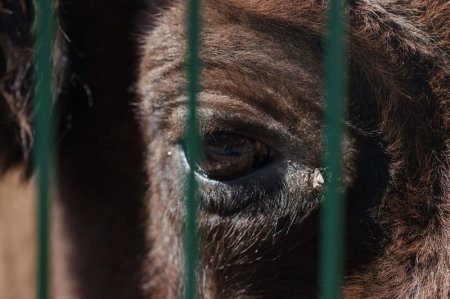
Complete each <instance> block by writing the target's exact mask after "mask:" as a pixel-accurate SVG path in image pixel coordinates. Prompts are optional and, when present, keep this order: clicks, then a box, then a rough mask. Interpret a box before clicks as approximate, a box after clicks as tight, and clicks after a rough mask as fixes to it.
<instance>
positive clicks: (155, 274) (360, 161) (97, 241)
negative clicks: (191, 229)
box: [0, 0, 450, 299]
mask: <svg viewBox="0 0 450 299" xmlns="http://www.w3.org/2000/svg"><path fill="white" fill-rule="evenodd" d="M113 2H114V4H113V3H111V1H84V0H83V1H78V2H76V1H62V0H61V1H59V2H58V6H57V7H58V18H59V32H58V41H57V46H56V49H58V51H57V55H56V57H57V58H56V66H55V67H56V74H57V76H56V77H57V78H58V80H57V82H58V83H57V99H56V102H55V111H57V112H58V134H57V135H58V145H57V149H56V152H57V154H58V168H57V177H58V189H59V190H58V193H57V200H56V201H55V206H56V207H55V210H56V213H55V215H56V216H55V219H54V227H57V229H55V233H54V235H53V239H54V240H53V244H54V246H55V256H56V258H55V260H56V261H59V262H60V263H59V264H58V265H63V266H61V267H57V269H56V270H55V272H54V273H55V274H54V277H53V286H54V294H56V295H57V296H58V297H62V298H96V299H99V298H177V297H178V296H179V295H180V292H181V290H182V277H183V276H182V275H183V266H182V265H183V254H182V250H181V241H182V236H181V227H182V219H183V215H184V208H183V199H184V195H183V194H184V189H183V185H184V175H185V174H186V171H187V168H188V167H187V164H186V162H185V161H184V157H183V155H184V154H183V148H182V146H181V143H182V139H183V132H184V126H185V125H184V124H185V120H186V111H185V103H186V99H185V97H184V93H185V74H184V65H185V59H184V57H185V54H186V35H185V20H186V18H185V14H186V7H185V5H186V4H185V1H178V0H171V1H154V2H149V3H141V2H133V4H131V3H130V2H127V3H125V2H123V1H119V0H116V1H113ZM203 4H204V5H203V10H202V16H203V30H202V50H201V58H202V61H203V72H202V92H201V94H200V97H199V98H200V101H199V103H200V108H199V117H200V118H199V119H200V127H201V133H202V134H207V133H211V132H216V131H227V132H240V133H242V134H246V135H249V136H251V137H253V138H257V139H260V140H261V141H263V142H264V143H266V144H267V145H269V146H270V147H272V148H274V149H276V150H277V151H279V152H280V153H281V157H280V158H279V159H278V160H276V161H275V162H274V163H271V164H269V165H268V166H267V167H265V168H264V169H261V170H259V172H258V174H257V175H256V176H253V178H252V179H249V178H244V179H241V180H236V181H233V182H231V183H224V182H217V181H216V182H215V181H211V180H208V179H206V178H203V177H201V176H198V177H197V178H198V183H199V196H200V198H201V212H200V215H199V219H200V220H199V224H200V232H201V238H202V241H201V252H202V259H201V264H200V267H199V278H200V279H199V281H200V284H199V295H200V296H201V297H204V298H294V297H295V298H316V297H317V296H318V288H319V283H318V281H317V276H318V263H319V261H318V240H319V236H320V234H319V229H318V219H319V210H320V209H319V207H320V204H321V202H322V200H323V199H322V192H323V190H322V189H321V188H320V187H317V185H316V184H314V182H313V181H312V179H311V178H312V173H313V171H314V170H315V169H320V167H321V164H322V155H323V150H324V148H323V135H322V130H323V121H322V118H323V113H324V109H325V106H326V104H325V103H324V101H323V92H322V78H323V74H322V73H323V69H322V60H323V41H324V37H325V34H326V32H325V15H326V8H327V5H328V4H327V1H312V0H302V1H301V0H292V1H283V0H259V1H257V0H246V1H243V0H205V1H203ZM0 14H1V15H0V16H1V17H0V22H1V24H2V27H0V41H1V44H0V49H1V51H0V62H1V64H0V119H1V124H2V128H1V130H0V157H1V158H0V166H1V167H0V168H1V169H2V170H3V171H6V170H7V169H9V168H10V167H12V165H17V164H20V163H28V162H27V159H28V160H29V158H28V156H29V154H28V153H29V151H30V148H31V145H32V140H33V138H32V135H33V132H32V130H31V125H30V123H31V121H32V117H33V109H32V108H31V104H30V99H31V97H32V92H31V91H32V89H31V84H32V83H31V82H32V76H31V72H30V70H31V69H32V67H31V66H32V63H31V59H32V52H31V50H30V48H31V45H32V23H33V19H34V16H33V15H34V10H33V9H32V4H31V2H29V1H28V2H27V1H6V0H5V1H1V2H0ZM345 15H346V20H347V23H348V26H347V32H348V35H347V41H348V64H347V68H348V75H347V76H348V82H349V87H348V97H347V106H348V111H347V118H346V120H345V127H346V131H345V132H346V133H345V136H344V142H343V153H344V154H343V162H344V186H345V191H346V207H347V210H346V219H347V222H346V239H345V244H346V258H345V277H344V285H343V288H342V291H343V297H344V298H448V297H449V296H450V253H449V252H448V250H447V249H448V247H449V244H450V235H449V229H448V227H449V225H450V216H449V215H450V206H449V203H448V202H449V200H450V198H449V192H450V171H449V167H450V165H449V164H450V163H449V156H450V138H449V136H450V134H449V126H450V108H449V107H450V92H449V89H450V73H449V72H450V61H449V55H450V29H449V26H448V24H449V23H450V4H449V2H448V1H445V0H437V1H431V0H430V1H418V0H417V1H416V0H412V1H403V0H379V1H368V0H354V1H347V3H346V11H345ZM3 25H5V26H3ZM16 29H18V30H19V31H17V30H16ZM14 32H21V34H20V35H17V36H16V35H14ZM141 153H144V154H141ZM145 190H147V191H146V192H145ZM58 244H59V247H58Z"/></svg>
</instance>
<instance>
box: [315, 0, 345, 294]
mask: <svg viewBox="0 0 450 299" xmlns="http://www.w3.org/2000/svg"><path fill="white" fill-rule="evenodd" d="M329 3H330V7H329V11H328V21H327V39H326V45H325V85H324V88H325V99H326V104H327V110H326V117H325V118H326V143H325V145H326V154H325V164H326V167H327V170H328V174H329V175H328V182H327V186H326V194H325V196H326V200H325V204H324V206H323V208H322V215H321V252H320V261H321V267H320V268H321V269H320V272H321V298H323V299H334V298H339V297H340V296H341V294H340V293H341V292H340V289H341V284H342V274H343V249H344V202H343V194H342V187H341V171H342V149H341V144H342V143H341V140H342V134H343V123H342V119H343V116H344V97H345V83H346V80H345V77H346V76H345V70H346V68H345V63H346V57H345V42H344V35H345V24H344V18H343V1H342V0H331V1H330V2H329Z"/></svg>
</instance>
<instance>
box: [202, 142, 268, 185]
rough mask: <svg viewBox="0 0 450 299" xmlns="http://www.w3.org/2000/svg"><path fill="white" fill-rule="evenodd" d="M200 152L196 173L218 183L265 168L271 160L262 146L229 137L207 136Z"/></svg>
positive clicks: (257, 143)
mask: <svg viewBox="0 0 450 299" xmlns="http://www.w3.org/2000/svg"><path fill="white" fill-rule="evenodd" d="M201 150H202V152H201V159H200V161H199V163H198V171H199V172H200V173H201V174H203V175H205V176H207V177H209V178H212V179H217V180H226V179H233V178H237V177H240V176H243V175H245V174H248V173H250V172H252V171H254V170H256V169H258V168H260V167H262V166H264V165H265V164H266V163H267V162H269V160H270V158H271V157H272V151H271V150H270V149H269V148H268V147H267V146H266V145H265V144H263V143H262V142H260V141H257V140H254V139H251V138H246V137H242V136H240V135H236V134H229V133H214V134H210V135H208V136H206V137H205V138H204V139H203V141H202V145H201Z"/></svg>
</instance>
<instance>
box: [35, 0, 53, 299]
mask: <svg viewBox="0 0 450 299" xmlns="http://www.w3.org/2000/svg"><path fill="white" fill-rule="evenodd" d="M36 16H37V35H36V51H37V55H36V73H35V80H36V86H35V110H36V120H35V128H36V143H35V148H34V161H35V166H36V170H37V184H38V210H37V212H38V215H37V219H38V223H37V237H38V246H37V247H38V253H37V258H38V261H37V298H38V299H47V298H49V286H48V285H49V283H48V282H49V279H48V277H49V270H48V269H49V266H48V265H49V245H48V243H49V174H50V170H49V163H50V151H51V146H50V144H51V137H52V134H51V132H52V127H51V100H52V92H51V85H52V59H51V56H52V55H51V54H52V53H51V51H52V45H53V29H54V26H53V25H54V22H53V19H52V18H53V15H52V0H39V1H37V7H36Z"/></svg>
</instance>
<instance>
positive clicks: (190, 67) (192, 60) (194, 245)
mask: <svg viewBox="0 0 450 299" xmlns="http://www.w3.org/2000/svg"><path fill="white" fill-rule="evenodd" d="M199 10H200V0H190V1H189V8H188V22H187V23H188V53H187V54H188V58H187V59H188V61H187V74H186V75H187V84H188V85H187V88H188V97H189V104H188V110H189V118H188V125H187V131H186V146H187V151H188V153H190V154H189V158H188V159H189V160H190V161H189V165H191V167H190V170H189V174H188V178H187V192H186V195H187V198H186V223H185V231H184V250H185V280H184V298H185V299H194V298H196V296H197V279H196V269H197V264H198V261H199V233H198V228H197V211H198V200H197V197H196V193H197V183H196V180H195V172H194V170H195V165H196V163H197V161H198V159H199V144H200V137H199V133H198V122H197V110H196V109H197V93H198V92H199V87H200V84H199V79H200V78H199V77H200V69H201V67H200V57H199V47H200V11H199Z"/></svg>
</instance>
